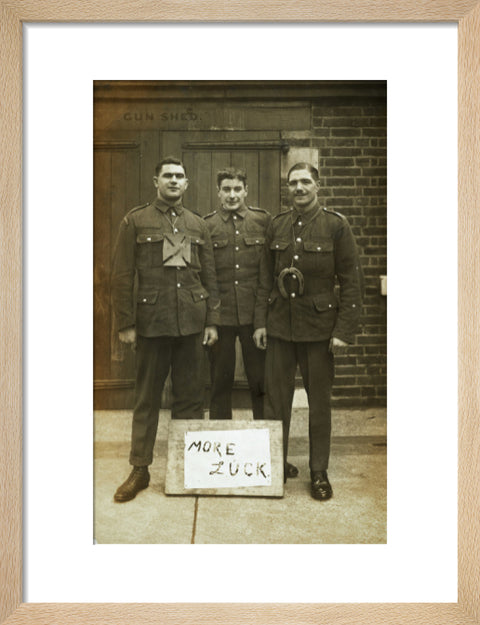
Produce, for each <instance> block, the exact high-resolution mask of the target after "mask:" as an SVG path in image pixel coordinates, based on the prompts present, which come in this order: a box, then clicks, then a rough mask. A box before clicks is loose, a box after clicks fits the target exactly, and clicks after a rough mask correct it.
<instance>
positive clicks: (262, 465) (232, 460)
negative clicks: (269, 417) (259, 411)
mask: <svg viewBox="0 0 480 625" xmlns="http://www.w3.org/2000/svg"><path fill="white" fill-rule="evenodd" d="M271 483H272V468H271V461H270V432H269V430H268V429H258V430H256V429H255V430H253V429H252V430H214V431H200V432H185V488H226V487H232V486H233V487H239V486H270V485H271Z"/></svg>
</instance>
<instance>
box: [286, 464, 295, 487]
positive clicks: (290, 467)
mask: <svg viewBox="0 0 480 625" xmlns="http://www.w3.org/2000/svg"><path fill="white" fill-rule="evenodd" d="M297 475H298V469H297V467H296V466H295V465H294V464H290V462H286V463H285V467H284V469H283V483H284V484H286V482H287V477H290V478H291V477H297Z"/></svg>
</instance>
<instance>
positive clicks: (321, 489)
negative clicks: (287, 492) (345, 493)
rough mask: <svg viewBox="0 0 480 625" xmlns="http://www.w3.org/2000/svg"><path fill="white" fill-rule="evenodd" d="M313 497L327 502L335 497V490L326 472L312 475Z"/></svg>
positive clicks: (317, 472)
mask: <svg viewBox="0 0 480 625" xmlns="http://www.w3.org/2000/svg"><path fill="white" fill-rule="evenodd" d="M311 492H312V497H313V498H314V499H318V500H319V501H326V500H327V499H330V497H331V496H332V495H333V490H332V486H331V484H330V482H329V481H328V475H327V472H326V471H315V472H314V473H312V490H311Z"/></svg>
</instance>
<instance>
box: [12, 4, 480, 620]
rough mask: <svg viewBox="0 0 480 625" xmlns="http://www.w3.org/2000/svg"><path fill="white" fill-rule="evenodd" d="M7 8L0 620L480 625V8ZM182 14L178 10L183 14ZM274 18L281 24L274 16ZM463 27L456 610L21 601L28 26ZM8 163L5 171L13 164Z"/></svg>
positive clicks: (445, 607) (429, 606)
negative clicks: (344, 24) (25, 34)
mask: <svg viewBox="0 0 480 625" xmlns="http://www.w3.org/2000/svg"><path fill="white" fill-rule="evenodd" d="M180 4H181V7H179V3H178V2H176V3H173V2H171V1H170V0H167V1H165V2H162V3H158V2H153V1H152V0H145V1H144V2H142V3H133V2H128V1H124V0H119V1H117V2H111V1H109V0H103V1H102V0H99V1H97V2H82V3H80V2H78V3H61V2H58V0H43V1H42V2H41V3H39V2H35V1H34V0H0V7H1V42H0V46H1V47H0V51H1V62H0V76H1V85H2V114H1V130H0V146H1V152H0V153H1V154H2V161H3V166H2V167H1V168H0V189H1V196H0V197H1V209H2V212H1V218H0V223H1V226H2V236H1V238H0V254H1V257H0V258H1V271H0V296H1V299H0V301H1V302H2V308H1V315H0V340H1V348H0V353H1V365H0V367H1V371H2V375H1V377H0V414H1V425H0V441H1V446H0V479H1V484H2V486H1V489H0V492H1V519H0V544H1V551H0V622H2V621H4V620H5V619H6V622H7V623H12V624H13V623H32V624H33V623H47V622H48V623H53V622H55V623H78V624H82V625H84V624H85V623H89V624H94V623H115V624H116V625H122V624H125V625H130V624H131V623H135V624H136V625H141V624H143V623H144V624H147V623H154V622H155V623H162V624H164V625H173V624H177V623H192V624H193V623H195V624H196V625H201V624H202V623H205V624H207V623H209V624H210V623H219V624H220V623H228V624H231V625H234V624H240V623H251V622H256V623H265V625H266V624H267V623H273V622H275V623H285V624H287V623H288V624H290V623H291V624H292V625H300V624H305V625H306V624H309V625H310V624H311V625H313V624H314V623H319V622H322V623H338V624H340V623H342V624H347V623H352V624H355V625H360V624H361V623H375V624H380V623H385V624H387V623H405V624H407V623H413V622H414V623H416V624H418V625H421V624H428V625H442V624H445V625H451V624H453V623H455V624H457V625H460V624H465V625H466V624H467V623H480V532H479V528H480V523H479V512H480V480H479V474H480V454H479V451H478V450H479V449H480V427H479V422H478V409H479V393H478V389H479V371H480V362H479V359H480V356H479V354H480V327H479V323H478V310H479V309H480V262H479V260H480V259H479V252H478V240H479V229H480V215H479V210H478V209H479V197H480V123H479V122H480V104H479V103H480V80H479V75H478V68H479V66H480V45H479V41H480V2H479V0H432V2H430V3H418V2H416V1H415V0H405V1H404V2H393V1H392V0H384V1H383V2H376V1H375V0H366V2H364V3H362V5H361V6H360V5H358V4H356V3H355V2H353V1H352V0H339V1H338V2H323V3H318V2H315V1H314V0H303V1H302V2H300V4H299V3H298V2H286V3H285V2H279V1H278V0H264V1H263V2H261V3H259V2H256V0H244V1H243V2H237V1H236V0H235V1H234V2H230V3H227V4H225V3H217V2H215V1H214V0H206V1H196V0H193V1H184V2H181V3H180ZM180 8H181V10H179V9H180ZM272 16H275V18H274V19H272ZM130 21H134V22H149V21H157V22H168V21H171V22H179V21H181V22H204V21H210V22H232V21H239V22H277V23H279V22H437V23H438V22H456V23H457V24H458V76H459V81H458V111H459V117H458V136H459V144H458V162H459V178H458V180H459V188H458V219H459V259H458V260H459V263H458V284H459V343H458V350H459V363H458V368H459V386H458V388H459V464H458V472H459V489H458V494H459V501H458V563H459V566H458V569H459V572H458V602H457V603H448V604H447V603H438V604H437V603H433V604H432V603H430V604H428V603H419V604H412V603H406V604H393V603H385V604H383V603H377V604H352V603H348V604H248V603H242V604H240V603H239V604H222V603H219V604H213V603H208V604H193V603H190V604H185V603H182V604H171V603H170V604H131V603H130V604H83V603H80V604H57V603H55V604H52V603H50V604H48V603H42V604H31V603H22V557H23V556H22V460H21V458H22V191H21V190H22V25H23V24H24V23H26V22H70V23H71V22H104V23H105V22H130ZM5 164H8V165H7V166H5Z"/></svg>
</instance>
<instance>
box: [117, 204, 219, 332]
mask: <svg viewBox="0 0 480 625" xmlns="http://www.w3.org/2000/svg"><path fill="white" fill-rule="evenodd" d="M172 210H173V212H174V214H172ZM174 229H175V230H178V231H179V232H180V233H185V234H186V235H187V237H188V239H189V240H190V242H191V258H190V262H189V263H187V266H185V267H181V266H178V267H175V266H174V267H171V266H164V263H163V245H164V237H165V235H166V234H170V233H172V232H173V231H174ZM134 287H135V288H134ZM112 297H113V305H114V309H115V313H116V321H117V326H118V329H119V330H122V329H125V328H128V327H131V326H135V327H136V330H137V334H139V335H141V336H147V337H153V336H184V335H188V334H195V333H198V332H201V331H202V330H203V328H204V327H205V325H216V324H218V321H219V304H220V302H219V299H218V291H217V284H216V278H215V264H214V258H213V250H212V243H211V240H210V234H209V232H208V228H207V227H206V225H205V222H204V220H203V219H202V218H201V217H200V216H198V215H196V214H194V213H192V212H191V211H189V210H188V209H186V208H184V207H182V206H176V207H174V208H173V209H172V208H170V207H168V206H167V205H166V204H164V203H163V202H162V201H160V200H159V199H156V200H155V201H154V202H153V203H151V204H147V205H144V206H140V207H137V208H134V209H133V210H132V211H130V212H129V213H128V214H127V215H126V217H125V218H124V219H123V221H122V222H121V224H120V231H119V235H118V240H117V245H116V249H115V254H114V260H113V272H112Z"/></svg>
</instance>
